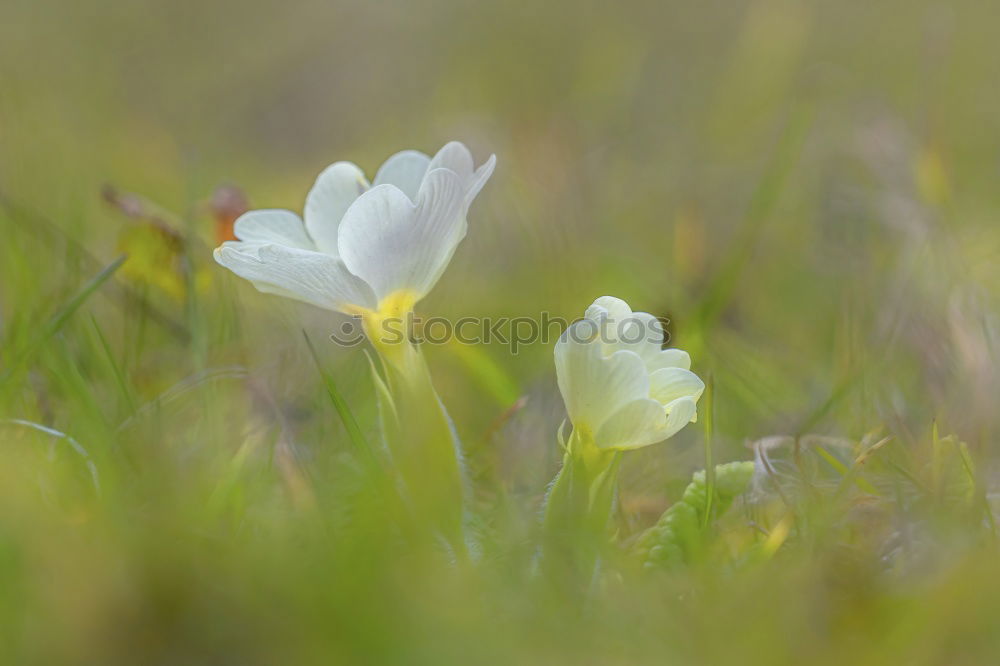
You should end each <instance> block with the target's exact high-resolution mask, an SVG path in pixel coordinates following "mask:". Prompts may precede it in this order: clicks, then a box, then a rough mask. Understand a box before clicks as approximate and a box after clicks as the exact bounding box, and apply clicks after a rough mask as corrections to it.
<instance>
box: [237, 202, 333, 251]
mask: <svg viewBox="0 0 1000 666" xmlns="http://www.w3.org/2000/svg"><path fill="white" fill-rule="evenodd" d="M233 229H234V231H235V233H236V237H237V238H239V239H240V240H241V241H244V242H247V243H256V244H266V243H271V244H275V245H287V246H288V247H297V248H300V249H303V250H315V249H316V246H315V245H313V242H312V241H311V240H310V239H309V236H308V235H307V234H306V229H305V227H304V226H302V220H301V218H299V216H298V215H296V214H295V213H293V212H291V211H288V210H252V211H249V212H247V213H244V214H243V215H241V216H240V217H239V219H237V220H236V225H235V226H234V227H233Z"/></svg>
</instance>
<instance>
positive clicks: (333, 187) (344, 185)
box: [305, 162, 368, 256]
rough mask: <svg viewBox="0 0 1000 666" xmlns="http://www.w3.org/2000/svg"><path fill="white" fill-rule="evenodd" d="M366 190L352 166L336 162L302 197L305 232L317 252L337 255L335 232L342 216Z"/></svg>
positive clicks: (359, 175)
mask: <svg viewBox="0 0 1000 666" xmlns="http://www.w3.org/2000/svg"><path fill="white" fill-rule="evenodd" d="M367 189H368V181H367V180H365V174H364V172H363V171H361V169H359V168H358V166H357V165H356V164H352V163H351V162H336V163H334V164H331V165H330V166H328V167H327V168H326V169H324V170H323V172H322V173H321V174H320V175H319V177H317V178H316V183H315V184H314V185H313V186H312V189H311V190H309V194H308V195H307V196H306V209H305V219H306V229H307V230H308V231H309V235H310V236H312V239H313V241H314V242H315V243H316V247H317V248H319V250H320V251H321V252H326V253H327V254H332V255H334V256H336V255H337V228H338V226H339V225H340V221H341V219H343V217H344V213H345V212H347V209H348V208H349V207H350V206H351V204H352V203H354V201H355V200H356V199H357V198H358V196H360V195H361V194H362V193H363V192H365V191H366V190H367Z"/></svg>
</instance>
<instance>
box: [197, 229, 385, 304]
mask: <svg viewBox="0 0 1000 666" xmlns="http://www.w3.org/2000/svg"><path fill="white" fill-rule="evenodd" d="M241 246H243V247H242V248H241ZM215 260H216V261H217V262H219V263H220V264H222V265H223V266H225V267H226V268H228V269H229V270H231V271H233V272H234V273H236V274H237V275H239V276H240V277H242V278H245V279H247V280H250V281H251V282H253V283H254V285H255V286H256V287H257V288H258V289H260V290H261V291H264V292H266V293H275V294H280V295H282V296H287V297H289V298H295V299H297V300H300V301H304V302H306V303H310V304H312V305H316V306H318V307H321V308H325V309H327V310H340V311H344V310H345V309H346V308H347V307H348V306H351V305H358V306H362V307H367V308H371V307H374V305H375V297H374V295H373V294H372V291H371V288H370V287H369V286H368V285H367V284H365V283H364V282H363V281H362V280H360V279H358V278H357V277H356V276H354V275H352V274H351V273H350V272H349V271H348V270H347V268H346V267H345V266H344V262H342V261H341V260H340V259H338V258H337V257H333V256H330V255H328V254H324V253H322V252H312V251H309V250H300V249H296V248H290V247H285V246H282V245H253V244H243V243H233V242H229V243H223V244H222V247H220V248H217V249H216V250H215Z"/></svg>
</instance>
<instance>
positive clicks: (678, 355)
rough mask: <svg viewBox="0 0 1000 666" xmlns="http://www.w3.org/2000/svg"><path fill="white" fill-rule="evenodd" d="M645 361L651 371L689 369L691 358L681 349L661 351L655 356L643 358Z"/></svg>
mask: <svg viewBox="0 0 1000 666" xmlns="http://www.w3.org/2000/svg"><path fill="white" fill-rule="evenodd" d="M645 360H646V365H647V367H648V368H649V369H650V370H651V371H655V370H659V369H660V368H683V369H685V370H690V369H691V356H689V355H688V353H687V352H686V351H684V350H683V349H672V348H671V349H661V350H660V351H659V352H657V353H656V354H653V355H651V356H647V357H645Z"/></svg>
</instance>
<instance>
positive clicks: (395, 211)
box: [339, 169, 466, 300]
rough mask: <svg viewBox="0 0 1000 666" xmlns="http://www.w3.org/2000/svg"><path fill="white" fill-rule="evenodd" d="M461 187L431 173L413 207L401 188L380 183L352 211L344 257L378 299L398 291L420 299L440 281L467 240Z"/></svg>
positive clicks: (343, 233)
mask: <svg viewBox="0 0 1000 666" xmlns="http://www.w3.org/2000/svg"><path fill="white" fill-rule="evenodd" d="M462 194H463V192H462V185H461V182H460V181H459V179H458V176H456V175H455V174H454V173H452V172H451V171H449V170H447V169H436V170H434V171H431V172H428V174H427V175H426V177H425V178H424V182H423V184H422V185H421V187H420V192H419V193H418V194H417V201H416V203H415V204H414V203H413V202H411V201H410V199H409V197H407V196H406V195H405V194H404V193H403V191H402V190H400V189H399V188H397V187H394V186H392V185H378V186H376V187H373V188H372V189H371V190H369V191H368V192H366V193H365V194H363V195H362V196H361V197H359V198H358V200H357V201H356V202H354V204H353V205H352V206H351V207H350V208H349V209H348V211H347V213H346V214H345V215H344V219H343V221H342V222H341V224H340V240H339V247H340V255H341V257H343V259H344V262H345V263H346V265H347V268H348V269H349V270H350V271H351V272H352V273H354V274H355V275H358V276H359V277H361V278H362V279H364V280H365V281H366V282H367V283H368V284H370V285H371V286H372V288H373V289H374V290H375V294H376V295H377V297H378V298H379V300H381V299H383V298H385V297H386V296H388V295H389V294H391V293H393V292H394V291H396V290H399V289H408V290H412V291H413V292H414V296H415V298H416V299H418V300H419V299H420V298H421V297H422V296H424V295H426V294H427V292H428V291H430V289H431V287H433V286H434V283H435V282H437V280H438V278H439V277H440V276H441V273H442V272H443V271H444V269H445V267H446V266H447V265H448V262H449V261H450V260H451V256H452V254H454V252H455V248H456V247H457V246H458V243H459V241H461V240H462V238H463V237H464V236H465V230H466V223H465V216H464V215H463V209H462Z"/></svg>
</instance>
